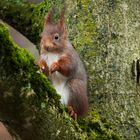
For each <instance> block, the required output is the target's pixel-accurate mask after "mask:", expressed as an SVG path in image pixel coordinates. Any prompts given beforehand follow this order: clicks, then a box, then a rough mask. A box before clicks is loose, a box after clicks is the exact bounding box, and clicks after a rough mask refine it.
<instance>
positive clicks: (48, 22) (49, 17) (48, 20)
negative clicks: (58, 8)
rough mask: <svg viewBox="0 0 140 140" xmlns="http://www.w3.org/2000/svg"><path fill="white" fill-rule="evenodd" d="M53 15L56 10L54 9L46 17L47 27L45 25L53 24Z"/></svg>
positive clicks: (45, 23)
mask: <svg viewBox="0 0 140 140" xmlns="http://www.w3.org/2000/svg"><path fill="white" fill-rule="evenodd" d="M53 13H54V8H52V9H51V10H50V11H49V12H48V15H47V16H46V17H45V22H44V26H45V25H48V24H50V23H52V17H53Z"/></svg>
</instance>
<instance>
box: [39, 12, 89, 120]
mask: <svg viewBox="0 0 140 140" xmlns="http://www.w3.org/2000/svg"><path fill="white" fill-rule="evenodd" d="M53 13H54V12H53V10H50V11H49V13H48V16H47V17H46V18H45V22H44V29H43V32H42V34H41V43H40V58H39V60H38V65H39V66H40V68H41V70H42V71H43V72H44V73H45V74H46V75H47V76H48V77H49V79H50V80H51V82H52V84H53V86H54V88H55V89H56V91H57V92H58V94H60V96H61V99H60V101H61V103H62V104H64V105H66V106H67V107H68V110H69V114H70V116H71V117H72V118H74V119H76V118H77V117H78V116H83V115H85V114H86V113H87V111H88V97H87V75H86V71H85V68H84V66H83V63H82V61H81V60H80V57H79V56H78V54H77V53H76V51H75V50H74V48H73V47H72V45H71V43H70V41H69V40H68V36H67V30H66V26H65V22H64V10H63V11H62V12H61V14H60V20H59V22H58V23H55V24H54V23H53V21H52V17H53Z"/></svg>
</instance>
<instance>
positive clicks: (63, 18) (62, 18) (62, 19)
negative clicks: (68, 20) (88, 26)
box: [59, 9, 65, 30]
mask: <svg viewBox="0 0 140 140" xmlns="http://www.w3.org/2000/svg"><path fill="white" fill-rule="evenodd" d="M59 26H60V28H61V29H63V30H64V29H65V9H63V10H62V11H61V14H60V20H59Z"/></svg>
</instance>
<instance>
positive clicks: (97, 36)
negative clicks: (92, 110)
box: [0, 0, 140, 140]
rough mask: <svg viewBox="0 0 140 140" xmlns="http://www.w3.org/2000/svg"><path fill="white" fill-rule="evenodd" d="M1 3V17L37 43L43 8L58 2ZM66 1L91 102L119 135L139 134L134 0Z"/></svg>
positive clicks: (137, 6)
mask: <svg viewBox="0 0 140 140" xmlns="http://www.w3.org/2000/svg"><path fill="white" fill-rule="evenodd" d="M8 3H9V1H8V0H7V3H6V4H8ZM10 3H11V2H10ZM3 4H5V3H2V2H1V3H0V9H1V10H0V17H1V18H2V19H3V20H5V21H6V22H8V23H9V24H11V25H13V26H14V27H15V28H16V29H18V30H19V31H21V32H22V33H23V34H24V35H26V36H27V37H28V38H29V39H30V40H31V41H33V42H34V43H36V44H38V42H39V34H40V33H41V30H42V20H43V18H44V16H45V15H46V13H47V11H48V9H50V7H51V6H52V5H53V4H55V5H57V7H59V6H60V7H63V1H61V0H58V1H57V3H55V1H49V0H46V1H45V2H43V3H41V4H39V5H28V4H26V3H22V2H21V3H14V4H12V5H11V6H6V5H5V7H4V8H3ZM65 4H66V5H67V7H68V9H67V14H66V22H67V25H68V27H69V28H68V29H69V33H70V35H69V37H70V39H71V40H72V41H73V44H74V45H75V46H76V49H77V50H78V51H79V53H80V55H81V57H82V59H83V60H84V62H85V65H86V67H87V71H88V75H89V91H90V94H91V97H90V102H91V106H95V107H96V108H97V109H98V110H99V111H100V113H101V114H102V116H104V117H105V118H106V119H107V121H108V122H110V124H111V125H112V126H113V129H114V130H115V131H116V132H118V133H119V134H120V135H122V139H132V140H133V139H139V138H140V124H139V121H140V115H139V114H140V108H139V106H140V102H139V94H140V93H139V92H140V89H139V84H138V83H137V80H136V78H137V74H138V73H139V71H137V70H138V69H136V65H137V64H136V62H137V60H138V59H139V58H140V2H139V0H134V1H133V2H132V1H131V0H124V1H121V0H94V1H92V0H81V1H79V0H77V1H72V0H71V1H67V0H66V1H65ZM8 5H10V4H8ZM15 7H16V8H15ZM46 7H47V8H46ZM11 8H12V9H14V10H11ZM19 9H20V10H19ZM25 9H26V10H25ZM60 9H61V8H60ZM11 11H13V12H12V14H11ZM15 15H16V16H15ZM27 15H28V16H27ZM25 17H26V18H25ZM38 17H40V18H38ZM56 17H57V16H56ZM132 63H133V65H132ZM132 66H133V67H132ZM94 136H95V135H94Z"/></svg>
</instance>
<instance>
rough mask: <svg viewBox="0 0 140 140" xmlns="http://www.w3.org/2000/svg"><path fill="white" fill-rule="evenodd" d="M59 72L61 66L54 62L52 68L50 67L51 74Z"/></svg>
mask: <svg viewBox="0 0 140 140" xmlns="http://www.w3.org/2000/svg"><path fill="white" fill-rule="evenodd" d="M58 70H59V64H58V62H54V63H53V64H52V65H51V66H50V73H51V74H52V73H54V72H56V71H58Z"/></svg>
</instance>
